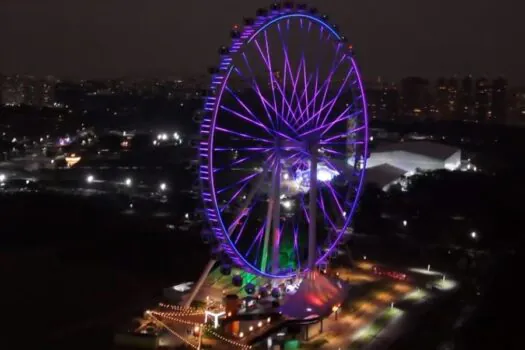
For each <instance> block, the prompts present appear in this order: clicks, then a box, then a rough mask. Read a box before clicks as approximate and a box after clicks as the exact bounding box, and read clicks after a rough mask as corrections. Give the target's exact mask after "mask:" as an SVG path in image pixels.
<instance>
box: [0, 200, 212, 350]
mask: <svg viewBox="0 0 525 350" xmlns="http://www.w3.org/2000/svg"><path fill="white" fill-rule="evenodd" d="M0 211H1V213H2V214H1V217H0V220H1V221H0V222H1V224H0V227H1V230H0V276H1V283H0V286H1V288H0V289H1V291H0V295H1V297H0V310H2V315H3V317H2V321H1V330H0V344H1V345H0V348H2V349H4V348H5V349H10V350H17V349H97V350H104V349H108V348H111V346H112V336H113V332H114V330H115V329H116V328H117V327H118V326H119V325H121V324H122V323H124V322H126V321H129V319H131V318H132V317H134V316H137V315H139V314H140V312H141V311H142V310H144V308H145V307H146V305H147V304H148V303H149V302H151V300H153V299H154V298H155V297H157V296H159V295H160V293H161V292H162V288H163V287H166V286H168V285H172V284H175V283H180V282H183V281H187V280H194V279H196V277H197V276H198V274H199V273H200V269H201V268H202V266H203V265H204V264H205V263H206V258H207V256H208V251H207V248H206V246H204V245H202V244H201V242H200V238H199V235H198V234H195V233H191V232H185V233H181V232H177V231H170V230H168V229H166V222H165V219H164V220H160V219H155V218H151V216H150V217H149V218H148V217H142V216H141V215H122V214H120V209H118V208H116V207H114V206H113V204H112V203H111V201H108V200H107V199H105V198H90V199H85V198H74V197H70V196H69V197H65V196H59V195H43V194H22V195H21V194H18V195H16V196H11V197H6V196H1V197H0Z"/></svg>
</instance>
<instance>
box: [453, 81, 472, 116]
mask: <svg viewBox="0 0 525 350" xmlns="http://www.w3.org/2000/svg"><path fill="white" fill-rule="evenodd" d="M456 113H457V117H458V119H461V120H467V121H471V120H473V116H474V80H473V79H472V75H467V76H466V77H465V78H463V80H462V81H461V86H460V88H459V92H458V103H457V109H456Z"/></svg>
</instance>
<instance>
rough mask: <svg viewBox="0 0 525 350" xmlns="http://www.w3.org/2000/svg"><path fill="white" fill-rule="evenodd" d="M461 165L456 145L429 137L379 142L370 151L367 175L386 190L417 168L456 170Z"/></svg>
mask: <svg viewBox="0 0 525 350" xmlns="http://www.w3.org/2000/svg"><path fill="white" fill-rule="evenodd" d="M460 166H461V150H460V149H459V148H456V147H452V146H448V145H443V144H440V143H435V142H428V141H421V142H417V141H416V142H399V143H394V144H387V145H382V146H379V147H378V148H377V149H375V150H374V151H373V152H372V153H371V154H370V157H369V158H368V160H367V166H366V167H367V175H366V178H367V182H369V183H376V184H377V185H379V186H380V187H381V188H382V189H383V190H387V189H388V187H390V186H391V185H393V184H396V183H400V180H402V178H403V177H408V176H411V175H414V174H415V173H416V172H417V170H420V171H430V170H440V169H447V170H457V169H458V168H459V167H460Z"/></svg>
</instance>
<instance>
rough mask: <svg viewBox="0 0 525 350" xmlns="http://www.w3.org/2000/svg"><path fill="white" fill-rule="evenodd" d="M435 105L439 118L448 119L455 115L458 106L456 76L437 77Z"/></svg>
mask: <svg viewBox="0 0 525 350" xmlns="http://www.w3.org/2000/svg"><path fill="white" fill-rule="evenodd" d="M435 107H436V112H437V115H438V118H439V119H445V120H450V119H453V118H454V117H455V116H456V114H457V108H458V80H457V78H455V77H453V78H450V79H445V78H440V79H438V81H437V84H436V102H435Z"/></svg>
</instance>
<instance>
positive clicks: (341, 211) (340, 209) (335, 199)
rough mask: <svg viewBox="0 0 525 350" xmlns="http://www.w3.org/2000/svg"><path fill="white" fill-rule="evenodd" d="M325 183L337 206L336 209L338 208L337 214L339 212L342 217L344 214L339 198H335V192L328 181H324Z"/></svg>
mask: <svg viewBox="0 0 525 350" xmlns="http://www.w3.org/2000/svg"><path fill="white" fill-rule="evenodd" d="M325 184H326V187H328V189H329V192H330V195H331V196H332V198H333V200H334V203H335V204H336V206H337V209H338V210H339V214H341V217H344V216H345V214H344V212H345V211H344V210H343V207H342V206H341V203H339V199H338V198H337V192H336V191H335V190H334V188H333V187H332V185H331V184H330V182H326V183H325Z"/></svg>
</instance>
